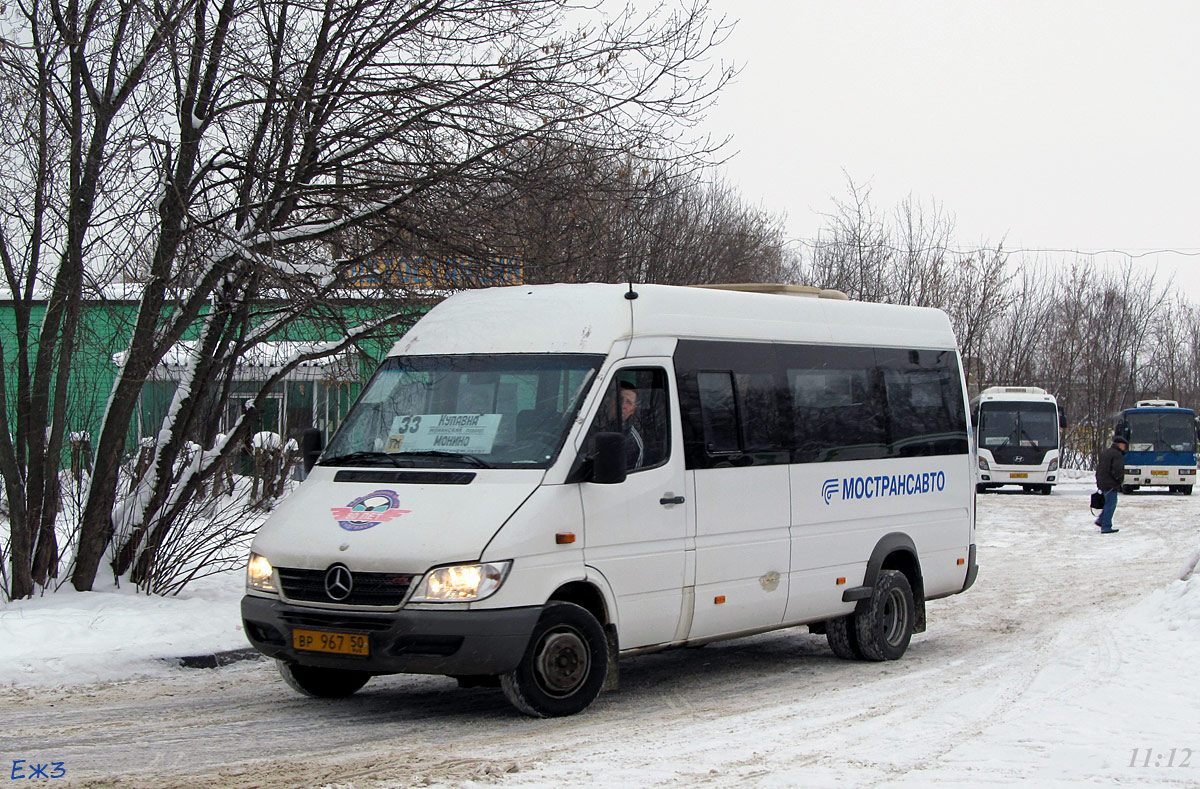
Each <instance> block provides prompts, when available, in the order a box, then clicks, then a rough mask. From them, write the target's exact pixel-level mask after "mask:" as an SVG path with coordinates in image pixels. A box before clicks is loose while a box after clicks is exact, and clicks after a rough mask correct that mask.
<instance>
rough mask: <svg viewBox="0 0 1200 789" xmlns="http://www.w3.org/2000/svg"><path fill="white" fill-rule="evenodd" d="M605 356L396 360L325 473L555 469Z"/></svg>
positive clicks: (345, 429)
mask: <svg viewBox="0 0 1200 789" xmlns="http://www.w3.org/2000/svg"><path fill="white" fill-rule="evenodd" d="M603 361H604V357H603V356H598V355H592V354H587V355H585V354H478V355H473V354H462V355H452V356H408V357H400V356H397V357H391V358H389V359H387V360H386V361H384V363H383V365H382V366H381V367H380V368H379V371H378V372H376V373H375V376H374V377H373V378H372V379H371V381H370V383H369V384H367V387H366V389H364V390H363V393H362V395H361V396H360V397H359V399H358V402H356V403H355V404H354V408H352V409H351V410H350V413H349V414H348V415H347V416H346V420H345V421H344V422H343V423H342V426H341V429H339V430H338V432H337V434H336V435H335V436H334V437H333V439H332V440H331V441H330V442H329V447H328V448H327V449H326V450H325V452H324V454H323V455H322V456H321V460H320V461H319V462H320V465H323V466H397V467H412V466H419V467H425V468H429V467H433V468H438V467H451V468H463V467H474V468H548V467H549V466H550V464H551V463H552V462H553V461H554V458H555V457H556V456H557V454H558V451H559V449H560V448H561V446H562V444H563V441H564V440H565V438H566V434H567V428H568V427H570V425H571V423H572V421H573V420H574V418H575V414H576V412H577V411H578V410H579V406H580V403H581V402H582V401H583V397H584V395H585V394H586V392H587V389H588V385H589V384H590V383H591V381H592V379H593V378H594V377H595V375H596V372H597V370H599V368H600V365H601V363H602V362H603Z"/></svg>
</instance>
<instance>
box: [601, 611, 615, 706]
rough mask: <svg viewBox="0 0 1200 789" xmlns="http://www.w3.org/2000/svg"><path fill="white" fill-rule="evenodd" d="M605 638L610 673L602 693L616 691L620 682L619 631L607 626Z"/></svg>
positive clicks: (606, 675)
mask: <svg viewBox="0 0 1200 789" xmlns="http://www.w3.org/2000/svg"><path fill="white" fill-rule="evenodd" d="M604 638H605V640H606V641H607V642H608V673H607V674H605V675H604V685H603V686H601V688H600V692H601V693H607V692H608V691H610V690H616V689H617V684H618V682H619V680H620V676H619V675H620V671H619V669H618V668H617V652H618V648H617V629H616V628H615V627H613V626H612V625H605V626H604Z"/></svg>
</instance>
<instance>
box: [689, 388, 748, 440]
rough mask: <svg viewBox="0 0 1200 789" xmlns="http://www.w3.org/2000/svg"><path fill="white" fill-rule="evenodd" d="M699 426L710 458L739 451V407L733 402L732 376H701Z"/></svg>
mask: <svg viewBox="0 0 1200 789" xmlns="http://www.w3.org/2000/svg"><path fill="white" fill-rule="evenodd" d="M696 384H697V385H698V386H699V388H700V424H701V427H702V429H703V430H704V450H705V451H706V452H708V453H710V454H716V453H720V452H737V451H738V433H737V405H736V403H735V401H734V398H733V374H732V373H728V372H724V373H698V374H697V375H696Z"/></svg>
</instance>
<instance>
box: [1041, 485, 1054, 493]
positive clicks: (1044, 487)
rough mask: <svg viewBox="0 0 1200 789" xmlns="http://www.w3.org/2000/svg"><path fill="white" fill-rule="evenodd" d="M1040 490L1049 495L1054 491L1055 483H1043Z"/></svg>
mask: <svg viewBox="0 0 1200 789" xmlns="http://www.w3.org/2000/svg"><path fill="white" fill-rule="evenodd" d="M1038 492H1039V493H1041V494H1042V495H1043V496H1049V495H1050V494H1051V493H1052V492H1054V486H1053V485H1042V486H1041V487H1040V488H1039V490H1038Z"/></svg>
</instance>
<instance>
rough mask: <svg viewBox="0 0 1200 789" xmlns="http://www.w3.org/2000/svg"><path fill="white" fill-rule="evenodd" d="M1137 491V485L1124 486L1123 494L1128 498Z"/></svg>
mask: <svg viewBox="0 0 1200 789" xmlns="http://www.w3.org/2000/svg"><path fill="white" fill-rule="evenodd" d="M1137 489H1138V486H1137V485H1122V486H1121V493H1122V494H1124V495H1126V496H1128V495H1129V494H1130V493H1133V492H1134V491H1135V490H1137Z"/></svg>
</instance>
